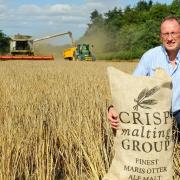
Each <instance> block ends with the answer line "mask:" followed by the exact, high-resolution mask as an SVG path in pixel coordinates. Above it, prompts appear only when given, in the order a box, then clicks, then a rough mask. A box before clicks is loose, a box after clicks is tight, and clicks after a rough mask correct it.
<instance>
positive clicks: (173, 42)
mask: <svg viewBox="0 0 180 180" xmlns="http://www.w3.org/2000/svg"><path fill="white" fill-rule="evenodd" d="M161 41H162V43H163V45H164V47H165V48H166V50H167V51H169V52H171V51H176V50H179V48H180V25H179V24H178V22H177V21H176V20H166V21H165V22H163V23H162V24H161Z"/></svg>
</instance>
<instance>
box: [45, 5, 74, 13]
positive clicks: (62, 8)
mask: <svg viewBox="0 0 180 180" xmlns="http://www.w3.org/2000/svg"><path fill="white" fill-rule="evenodd" d="M71 9H72V8H71V6H70V5H68V4H55V5H51V6H48V7H47V8H46V11H47V13H52V14H54V13H55V14H57V13H67V12H70V11H71Z"/></svg>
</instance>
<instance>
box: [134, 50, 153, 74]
mask: <svg viewBox="0 0 180 180" xmlns="http://www.w3.org/2000/svg"><path fill="white" fill-rule="evenodd" d="M149 63H150V61H149V58H148V56H147V54H146V53H145V54H144V55H143V56H142V58H141V59H140V61H139V63H138V65H137V67H136V69H135V70H134V72H133V75H135V76H149V75H150V68H149V66H150V64H149Z"/></svg>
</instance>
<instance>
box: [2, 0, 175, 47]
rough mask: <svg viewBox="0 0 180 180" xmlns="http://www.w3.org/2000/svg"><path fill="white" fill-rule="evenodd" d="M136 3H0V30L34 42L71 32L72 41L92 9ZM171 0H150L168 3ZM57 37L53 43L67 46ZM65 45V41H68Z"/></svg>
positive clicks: (81, 31) (39, 0) (83, 28)
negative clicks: (26, 37) (28, 38)
mask: <svg viewBox="0 0 180 180" xmlns="http://www.w3.org/2000/svg"><path fill="white" fill-rule="evenodd" d="M138 1H139V0H0V30H2V31H3V33H5V34H7V35H8V36H13V35H15V34H18V33H19V34H26V35H31V36H32V37H33V39H36V38H41V37H44V36H48V35H53V34H57V33H64V32H68V31H71V32H72V34H73V38H74V39H75V40H77V39H79V38H80V37H81V36H83V34H84V32H85V31H86V29H87V24H88V23H89V22H90V14H91V12H92V11H94V10H95V9H96V10H98V12H100V13H102V14H103V13H105V12H108V11H109V10H112V9H114V7H117V8H121V9H124V8H125V7H126V6H128V5H130V6H131V7H133V6H135V5H136V4H137V2H138ZM172 1H173V0H153V3H156V2H158V3H166V4H171V3H172ZM66 40H67V39H64V38H62V37H58V39H57V40H56V41H54V42H56V43H57V42H58V43H60V44H64V43H66V42H65V41H66ZM67 43H68V42H67Z"/></svg>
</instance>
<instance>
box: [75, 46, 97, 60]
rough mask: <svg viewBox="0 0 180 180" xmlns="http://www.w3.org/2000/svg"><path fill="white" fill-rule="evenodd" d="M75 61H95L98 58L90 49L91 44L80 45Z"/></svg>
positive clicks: (77, 48)
mask: <svg viewBox="0 0 180 180" xmlns="http://www.w3.org/2000/svg"><path fill="white" fill-rule="evenodd" d="M75 59H77V60H80V61H95V60H96V58H95V56H94V55H93V54H92V52H91V51H90V48H89V44H78V45H77V47H76V51H75Z"/></svg>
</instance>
